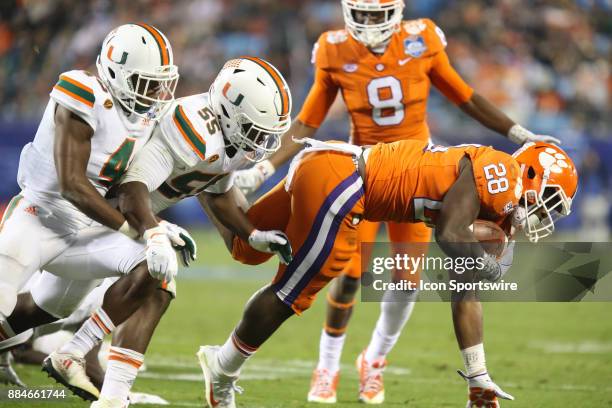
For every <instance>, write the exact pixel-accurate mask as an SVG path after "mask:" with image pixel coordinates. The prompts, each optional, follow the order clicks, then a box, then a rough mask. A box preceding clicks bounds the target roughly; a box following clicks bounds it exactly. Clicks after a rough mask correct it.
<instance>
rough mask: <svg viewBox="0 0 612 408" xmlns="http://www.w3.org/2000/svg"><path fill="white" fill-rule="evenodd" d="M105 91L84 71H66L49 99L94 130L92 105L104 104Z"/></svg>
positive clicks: (94, 78)
mask: <svg viewBox="0 0 612 408" xmlns="http://www.w3.org/2000/svg"><path fill="white" fill-rule="evenodd" d="M105 94H106V91H105V90H104V89H103V88H102V86H101V85H100V83H99V82H98V80H97V78H96V77H95V76H93V75H91V74H89V73H87V72H85V71H79V70H74V71H68V72H64V73H63V74H61V75H60V76H59V79H58V81H57V83H56V84H55V86H54V87H53V89H52V90H51V94H50V95H51V98H52V99H53V100H55V101H56V102H57V103H59V104H60V105H62V106H64V107H66V108H68V109H70V110H71V111H73V112H75V113H76V114H78V115H79V116H80V117H81V118H83V119H84V120H85V121H86V122H87V123H88V124H89V125H90V126H91V127H92V128H93V129H94V130H95V129H96V121H95V119H94V105H95V104H96V103H98V104H102V103H104V102H105V100H106V98H105V96H104V95H105Z"/></svg>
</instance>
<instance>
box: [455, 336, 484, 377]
mask: <svg viewBox="0 0 612 408" xmlns="http://www.w3.org/2000/svg"><path fill="white" fill-rule="evenodd" d="M461 356H462V357H463V364H464V365H465V371H466V374H467V375H468V377H472V376H474V375H476V374H482V373H485V372H486V371H487V365H486V361H485V353H484V345H483V344H482V343H480V344H477V345H475V346H471V347H468V348H465V349H463V350H461Z"/></svg>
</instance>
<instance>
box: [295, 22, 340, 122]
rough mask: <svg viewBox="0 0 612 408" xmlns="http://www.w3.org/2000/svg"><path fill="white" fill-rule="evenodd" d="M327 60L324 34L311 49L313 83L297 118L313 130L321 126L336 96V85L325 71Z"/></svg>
mask: <svg viewBox="0 0 612 408" xmlns="http://www.w3.org/2000/svg"><path fill="white" fill-rule="evenodd" d="M327 59H328V58H327V43H326V39H325V34H323V35H321V37H320V38H319V40H318V41H317V42H316V43H315V45H314V47H313V49H312V63H313V64H314V69H315V78H314V83H313V84H312V87H311V88H310V92H309V93H308V96H307V97H306V100H305V101H304V105H303V106H302V110H301V111H300V114H299V115H298V117H297V119H298V120H299V121H300V122H302V123H303V124H305V125H306V126H310V127H313V128H318V127H319V126H321V123H323V120H324V119H325V116H326V115H327V112H328V111H329V108H330V107H331V105H332V104H333V103H334V100H335V99H336V95H337V94H338V85H336V83H335V82H334V80H333V78H332V76H331V74H330V73H329V71H328V70H327V69H326V68H328V65H329V63H328V60H327Z"/></svg>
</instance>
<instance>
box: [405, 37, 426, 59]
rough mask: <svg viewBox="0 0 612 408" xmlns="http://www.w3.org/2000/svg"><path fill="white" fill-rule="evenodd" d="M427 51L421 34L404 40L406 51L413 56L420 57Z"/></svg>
mask: <svg viewBox="0 0 612 408" xmlns="http://www.w3.org/2000/svg"><path fill="white" fill-rule="evenodd" d="M425 51H427V45H425V40H424V39H423V37H421V36H410V37H408V38H406V39H405V40H404V52H405V53H406V55H410V56H411V57H413V58H419V57H420V56H421V55H423V54H424V53H425Z"/></svg>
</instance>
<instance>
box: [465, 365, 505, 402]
mask: <svg viewBox="0 0 612 408" xmlns="http://www.w3.org/2000/svg"><path fill="white" fill-rule="evenodd" d="M457 373H459V375H460V376H461V377H463V378H464V379H465V380H466V381H467V382H468V390H469V395H468V402H467V405H466V406H465V407H466V408H471V407H491V408H493V407H495V408H498V407H499V406H500V405H499V400H498V399H497V398H502V399H506V400H514V397H513V396H512V395H510V394H508V393H507V392H505V391H504V390H502V389H501V388H500V387H499V385H497V384H495V383H494V382H493V380H492V379H491V377H489V374H488V373H486V372H484V373H482V374H477V375H474V376H472V377H469V376H468V375H467V374H465V373H464V372H462V371H461V370H457Z"/></svg>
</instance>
